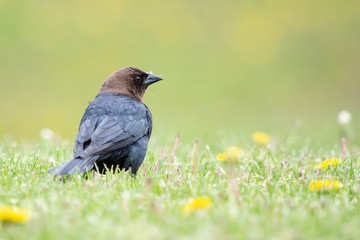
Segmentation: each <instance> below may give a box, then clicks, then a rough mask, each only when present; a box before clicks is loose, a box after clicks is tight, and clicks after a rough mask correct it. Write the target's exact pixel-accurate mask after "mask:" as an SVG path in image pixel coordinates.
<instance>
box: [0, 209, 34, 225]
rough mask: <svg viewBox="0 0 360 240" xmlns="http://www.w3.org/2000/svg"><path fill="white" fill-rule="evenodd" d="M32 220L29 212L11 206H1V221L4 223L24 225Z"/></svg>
mask: <svg viewBox="0 0 360 240" xmlns="http://www.w3.org/2000/svg"><path fill="white" fill-rule="evenodd" d="M29 218H30V214H29V211H28V210H26V209H21V208H14V207H10V206H0V220H1V221H3V222H14V223H24V222H27V221H28V220H29Z"/></svg>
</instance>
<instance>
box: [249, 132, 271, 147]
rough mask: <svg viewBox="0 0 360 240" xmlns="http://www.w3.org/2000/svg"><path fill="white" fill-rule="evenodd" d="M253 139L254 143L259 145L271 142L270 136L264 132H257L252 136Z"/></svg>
mask: <svg viewBox="0 0 360 240" xmlns="http://www.w3.org/2000/svg"><path fill="white" fill-rule="evenodd" d="M252 138H253V140H254V142H256V143H257V144H259V145H267V144H268V143H269V141H270V136H269V135H268V134H266V133H263V132H255V133H254V134H253V135H252Z"/></svg>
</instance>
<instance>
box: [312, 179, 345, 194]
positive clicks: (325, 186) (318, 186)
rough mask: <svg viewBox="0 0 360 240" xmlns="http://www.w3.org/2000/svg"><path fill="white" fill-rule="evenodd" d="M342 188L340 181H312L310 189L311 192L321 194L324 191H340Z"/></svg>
mask: <svg viewBox="0 0 360 240" xmlns="http://www.w3.org/2000/svg"><path fill="white" fill-rule="evenodd" d="M340 186H341V183H340V181H339V180H335V181H334V180H328V179H326V180H324V181H320V180H311V182H310V185H309V189H310V191H316V192H320V191H323V190H326V191H330V190H338V189H339V188H340Z"/></svg>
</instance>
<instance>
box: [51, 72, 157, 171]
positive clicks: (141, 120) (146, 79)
mask: <svg viewBox="0 0 360 240" xmlns="http://www.w3.org/2000/svg"><path fill="white" fill-rule="evenodd" d="M160 80H162V78H160V77H158V76H156V75H154V74H152V73H150V72H144V71H142V70H140V69H138V68H135V67H126V68H122V69H119V70H117V71H115V72H113V73H112V74H111V75H110V76H109V77H108V78H106V79H105V81H104V82H103V84H102V86H101V88H100V91H99V93H98V94H97V95H96V97H95V99H94V100H93V101H92V102H91V103H90V104H89V106H88V107H87V108H86V110H85V113H84V115H83V117H82V119H81V121H80V126H79V129H78V133H77V136H76V139H75V143H74V149H73V151H74V154H73V156H72V158H71V159H70V160H68V161H67V162H65V163H64V164H62V165H60V166H58V167H54V168H52V169H50V170H48V173H49V174H52V175H55V176H60V175H67V174H68V175H71V174H74V173H85V172H87V171H89V170H97V171H99V172H100V173H105V172H107V170H112V171H113V172H114V171H115V170H116V169H120V170H130V169H131V173H132V174H133V175H135V176H136V173H137V171H138V169H139V167H140V165H141V164H142V162H143V161H144V158H145V156H146V152H147V147H148V142H149V139H150V136H151V132H152V115H151V112H150V110H149V108H148V107H147V106H146V105H145V104H144V103H143V96H144V93H145V90H146V89H147V87H148V86H149V85H151V84H153V83H156V82H158V81H160Z"/></svg>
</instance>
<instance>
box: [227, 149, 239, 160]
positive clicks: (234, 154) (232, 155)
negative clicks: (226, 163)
mask: <svg viewBox="0 0 360 240" xmlns="http://www.w3.org/2000/svg"><path fill="white" fill-rule="evenodd" d="M241 153H242V150H241V148H240V147H238V146H235V147H230V148H228V149H227V150H226V154H227V158H228V159H229V160H230V161H236V160H238V159H239V157H240V156H241Z"/></svg>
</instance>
